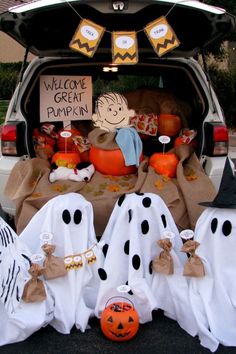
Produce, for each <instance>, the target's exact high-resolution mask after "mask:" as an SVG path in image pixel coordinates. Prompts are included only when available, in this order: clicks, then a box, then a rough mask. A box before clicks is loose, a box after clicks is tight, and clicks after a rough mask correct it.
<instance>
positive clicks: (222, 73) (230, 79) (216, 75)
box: [209, 65, 236, 127]
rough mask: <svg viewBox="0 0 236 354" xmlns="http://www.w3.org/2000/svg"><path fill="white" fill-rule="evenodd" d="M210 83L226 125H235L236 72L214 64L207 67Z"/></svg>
mask: <svg viewBox="0 0 236 354" xmlns="http://www.w3.org/2000/svg"><path fill="white" fill-rule="evenodd" d="M209 74H210V78H211V82H212V85H213V87H214V90H215V92H216V94H217V96H218V99H219V102H220V105H221V107H222V109H223V111H224V115H225V120H226V124H227V125H228V127H236V105H235V97H236V72H232V71H230V70H226V69H225V70H222V69H219V68H217V66H215V65H211V66H210V67H209Z"/></svg>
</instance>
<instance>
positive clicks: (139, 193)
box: [135, 192, 144, 195]
mask: <svg viewBox="0 0 236 354" xmlns="http://www.w3.org/2000/svg"><path fill="white" fill-rule="evenodd" d="M135 194H137V195H144V193H141V192H135Z"/></svg>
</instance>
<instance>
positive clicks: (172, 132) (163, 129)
mask: <svg viewBox="0 0 236 354" xmlns="http://www.w3.org/2000/svg"><path fill="white" fill-rule="evenodd" d="M181 126H182V122H181V119H180V117H179V116H177V115H175V114H164V113H162V114H160V115H159V117H158V133H159V134H160V135H167V136H169V137H173V136H176V135H177V134H178V133H179V131H180V129H181Z"/></svg>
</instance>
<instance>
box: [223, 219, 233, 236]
mask: <svg viewBox="0 0 236 354" xmlns="http://www.w3.org/2000/svg"><path fill="white" fill-rule="evenodd" d="M231 231H232V224H231V222H230V221H229V220H226V221H225V222H224V223H223V226H222V232H223V234H224V235H225V236H229V235H230V234H231Z"/></svg>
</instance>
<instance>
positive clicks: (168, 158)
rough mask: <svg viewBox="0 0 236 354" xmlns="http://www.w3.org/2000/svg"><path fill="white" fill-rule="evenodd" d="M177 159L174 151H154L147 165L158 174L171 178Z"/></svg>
mask: <svg viewBox="0 0 236 354" xmlns="http://www.w3.org/2000/svg"><path fill="white" fill-rule="evenodd" d="M178 162H179V159H178V158H177V156H176V155H175V154H174V153H166V154H164V153H163V152H156V153H155V154H153V155H152V156H151V157H150V159H149V165H150V166H151V167H153V168H154V170H155V171H156V172H157V173H158V174H160V175H165V176H167V177H170V178H173V177H175V176H176V168H177V165H178Z"/></svg>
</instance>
